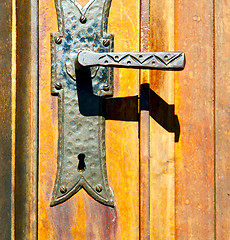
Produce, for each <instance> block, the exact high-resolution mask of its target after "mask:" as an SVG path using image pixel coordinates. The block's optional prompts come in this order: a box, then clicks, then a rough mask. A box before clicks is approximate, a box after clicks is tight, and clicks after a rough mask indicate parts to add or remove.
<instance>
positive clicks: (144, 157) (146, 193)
mask: <svg viewBox="0 0 230 240" xmlns="http://www.w3.org/2000/svg"><path fill="white" fill-rule="evenodd" d="M149 4H150V1H149V0H141V6H140V7H141V16H140V21H141V26H140V29H141V38H140V51H141V52H149V35H150V26H149V24H150V19H149V14H150V11H149V10H150V5H149ZM139 82H140V130H139V131H140V163H139V169H140V178H139V181H140V182H139V186H140V239H141V240H147V239H150V158H149V155H150V149H149V147H150V143H149V140H150V117H149V70H140V80H139Z"/></svg>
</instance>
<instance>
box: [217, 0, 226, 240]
mask: <svg viewBox="0 0 230 240" xmlns="http://www.w3.org/2000/svg"><path fill="white" fill-rule="evenodd" d="M215 4H216V6H215V93H216V94H215V120H216V121H215V125H216V126H215V127H216V131H215V134H216V136H215V141H216V142H215V143H216V239H218V240H221V239H230V181H229V179H230V163H229V156H230V147H229V146H230V118H229V112H230V110H229V103H230V87H229V86H230V81H229V78H230V73H229V68H230V59H229V56H230V41H229V38H230V24H229V15H230V2H229V1H222V0H221V1H215Z"/></svg>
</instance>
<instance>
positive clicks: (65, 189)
mask: <svg viewBox="0 0 230 240" xmlns="http://www.w3.org/2000/svg"><path fill="white" fill-rule="evenodd" d="M66 191H67V187H66V186H64V185H62V186H61V187H60V192H61V193H66Z"/></svg>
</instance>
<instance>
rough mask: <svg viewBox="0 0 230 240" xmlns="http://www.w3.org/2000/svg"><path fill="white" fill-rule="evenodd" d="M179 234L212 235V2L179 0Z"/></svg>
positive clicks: (177, 169)
mask: <svg viewBox="0 0 230 240" xmlns="http://www.w3.org/2000/svg"><path fill="white" fill-rule="evenodd" d="M175 50H180V51H183V52H185V55H186V60H187V61H186V62H187V63H186V67H185V70H184V71H182V72H179V73H177V74H176V79H175V80H176V81H175V90H176V91H175V107H176V114H177V115H178V118H179V123H180V126H181V134H180V140H179V142H178V143H176V144H175V146H176V148H175V157H176V162H175V163H176V194H175V195H176V239H178V240H180V239H181V240H184V239H209V240H212V239H214V116H213V112H214V109H213V100H214V84H213V2H212V1H208V0H202V1H188V0H184V1H175Z"/></svg>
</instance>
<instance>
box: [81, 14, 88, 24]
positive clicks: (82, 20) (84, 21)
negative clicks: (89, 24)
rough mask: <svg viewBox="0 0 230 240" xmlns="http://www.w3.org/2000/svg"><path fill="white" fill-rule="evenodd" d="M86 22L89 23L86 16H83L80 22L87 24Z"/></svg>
mask: <svg viewBox="0 0 230 240" xmlns="http://www.w3.org/2000/svg"><path fill="white" fill-rule="evenodd" d="M86 21H87V18H86V17H85V16H84V15H82V16H81V17H80V22H81V23H86Z"/></svg>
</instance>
